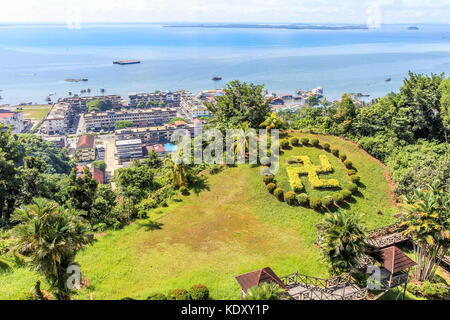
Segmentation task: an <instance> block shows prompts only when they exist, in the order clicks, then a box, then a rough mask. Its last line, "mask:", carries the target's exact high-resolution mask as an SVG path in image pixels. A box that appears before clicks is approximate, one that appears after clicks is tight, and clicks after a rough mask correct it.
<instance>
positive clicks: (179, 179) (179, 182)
mask: <svg viewBox="0 0 450 320" xmlns="http://www.w3.org/2000/svg"><path fill="white" fill-rule="evenodd" d="M165 164H166V166H167V167H168V168H169V169H170V180H171V181H172V184H173V186H175V187H181V186H185V185H186V184H187V182H188V175H189V171H188V168H187V166H186V165H185V164H184V163H183V162H181V163H179V164H177V163H174V162H173V161H172V160H171V159H170V158H166V160H165Z"/></svg>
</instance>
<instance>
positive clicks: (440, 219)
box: [401, 181, 450, 281]
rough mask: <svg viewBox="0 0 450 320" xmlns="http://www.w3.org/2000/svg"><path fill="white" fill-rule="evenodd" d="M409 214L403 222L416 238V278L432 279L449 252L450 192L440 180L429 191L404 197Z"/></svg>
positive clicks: (417, 191)
mask: <svg viewBox="0 0 450 320" xmlns="http://www.w3.org/2000/svg"><path fill="white" fill-rule="evenodd" d="M402 200H403V208H404V209H405V212H406V216H405V217H404V218H403V219H404V221H403V222H402V223H401V225H402V226H405V227H406V230H405V231H404V234H405V235H408V236H410V237H411V238H412V239H413V241H414V256H415V260H416V262H417V267H416V278H417V279H418V280H419V281H426V280H431V279H432V278H433V276H434V273H435V272H436V269H437V267H438V266H439V263H440V262H441V259H442V258H443V257H445V256H446V255H447V253H448V247H449V243H450V242H449V240H450V195H449V193H448V192H446V191H445V190H444V188H442V187H441V185H440V184H439V182H438V181H436V182H434V183H433V184H432V185H430V186H429V189H428V190H426V191H423V190H419V189H417V190H416V191H415V192H414V194H413V195H412V196H404V197H403V198H402Z"/></svg>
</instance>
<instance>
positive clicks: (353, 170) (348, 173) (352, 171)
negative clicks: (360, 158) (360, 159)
mask: <svg viewBox="0 0 450 320" xmlns="http://www.w3.org/2000/svg"><path fill="white" fill-rule="evenodd" d="M353 174H356V170H355V169H349V170H347V175H349V176H351V175H353Z"/></svg>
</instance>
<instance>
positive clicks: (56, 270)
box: [12, 199, 93, 300]
mask: <svg viewBox="0 0 450 320" xmlns="http://www.w3.org/2000/svg"><path fill="white" fill-rule="evenodd" d="M12 219H13V221H15V222H19V224H18V225H17V226H16V227H15V228H14V229H13V235H14V237H15V240H16V243H15V245H14V246H13V248H12V251H13V252H16V253H19V254H23V255H25V256H28V257H29V259H30V261H31V263H32V264H33V265H34V267H35V268H36V270H37V271H38V272H40V273H42V274H43V275H44V276H45V278H46V280H47V282H48V283H49V285H50V289H51V291H52V292H53V294H54V295H55V297H56V298H57V299H58V300H68V299H70V292H69V288H68V287H67V285H66V281H67V279H68V276H69V274H67V268H68V267H69V266H70V265H72V264H73V263H74V258H75V255H76V253H77V252H78V251H79V250H81V249H82V248H83V247H84V246H86V245H88V244H91V243H92V242H93V234H92V233H91V232H90V227H89V224H88V223H86V222H85V221H84V220H83V218H81V217H80V216H79V215H78V213H77V212H75V211H74V210H72V209H65V208H62V207H60V206H58V204H57V203H55V202H53V201H50V200H47V199H34V201H33V203H32V204H30V205H28V206H26V207H25V206H22V207H21V208H20V209H17V210H16V211H15V212H14V214H13V216H12Z"/></svg>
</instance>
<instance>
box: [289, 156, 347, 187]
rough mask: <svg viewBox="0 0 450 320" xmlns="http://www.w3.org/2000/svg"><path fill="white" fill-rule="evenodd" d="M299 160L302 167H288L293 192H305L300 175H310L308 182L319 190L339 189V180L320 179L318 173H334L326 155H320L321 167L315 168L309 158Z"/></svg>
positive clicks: (299, 157) (304, 157) (302, 157)
mask: <svg viewBox="0 0 450 320" xmlns="http://www.w3.org/2000/svg"><path fill="white" fill-rule="evenodd" d="M296 158H297V159H300V161H301V162H302V163H303V166H302V167H287V169H286V171H287V173H288V177H289V183H290V184H291V188H292V190H294V191H296V192H301V190H303V184H302V183H301V180H300V177H299V176H300V175H305V174H307V175H308V181H309V183H310V184H311V186H312V187H313V188H315V189H317V188H336V187H339V181H338V180H337V179H328V180H322V179H320V178H319V176H318V173H326V172H332V171H333V168H332V166H331V163H330V162H329V161H328V158H327V157H326V156H325V155H320V156H319V160H320V166H315V165H313V164H312V163H311V159H310V158H309V157H308V156H298V157H296Z"/></svg>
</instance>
